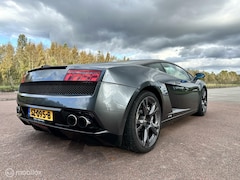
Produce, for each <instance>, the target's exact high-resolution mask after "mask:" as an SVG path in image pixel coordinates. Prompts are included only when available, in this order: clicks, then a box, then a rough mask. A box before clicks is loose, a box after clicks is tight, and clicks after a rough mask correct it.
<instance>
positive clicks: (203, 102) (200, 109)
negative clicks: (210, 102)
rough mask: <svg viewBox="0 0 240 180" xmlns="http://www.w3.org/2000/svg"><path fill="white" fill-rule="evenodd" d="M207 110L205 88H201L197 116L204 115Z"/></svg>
mask: <svg viewBox="0 0 240 180" xmlns="http://www.w3.org/2000/svg"><path fill="white" fill-rule="evenodd" d="M206 112H207V90H206V89H205V88H203V89H202V92H201V99H200V101H199V106H198V111H197V113H196V115H197V116H204V115H205V114H206Z"/></svg>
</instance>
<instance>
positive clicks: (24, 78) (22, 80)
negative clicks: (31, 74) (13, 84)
mask: <svg viewBox="0 0 240 180" xmlns="http://www.w3.org/2000/svg"><path fill="white" fill-rule="evenodd" d="M26 77H27V74H24V75H23V77H22V79H21V83H25V81H26Z"/></svg>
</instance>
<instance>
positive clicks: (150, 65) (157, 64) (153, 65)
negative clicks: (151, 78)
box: [145, 63, 165, 72]
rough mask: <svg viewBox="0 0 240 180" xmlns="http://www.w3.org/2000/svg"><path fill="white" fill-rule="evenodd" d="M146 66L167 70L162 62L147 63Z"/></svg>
mask: <svg viewBox="0 0 240 180" xmlns="http://www.w3.org/2000/svg"><path fill="white" fill-rule="evenodd" d="M145 66H147V67H150V68H154V69H157V70H159V71H162V72H165V70H164V69H163V66H162V64H161V63H152V64H146V65H145Z"/></svg>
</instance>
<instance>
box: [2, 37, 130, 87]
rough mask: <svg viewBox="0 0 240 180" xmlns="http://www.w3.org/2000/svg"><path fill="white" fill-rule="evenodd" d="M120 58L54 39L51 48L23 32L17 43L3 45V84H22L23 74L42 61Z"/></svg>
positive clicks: (44, 62)
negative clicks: (32, 40) (85, 49)
mask: <svg viewBox="0 0 240 180" xmlns="http://www.w3.org/2000/svg"><path fill="white" fill-rule="evenodd" d="M115 60H119V59H117V58H116V57H115V56H112V55H111V54H110V53H109V52H107V53H106V54H103V53H102V52H101V51H98V52H96V53H92V52H90V51H89V52H87V51H84V50H81V51H80V50H78V49H77V48H76V47H73V48H70V47H68V45H67V44H63V45H61V44H58V43H55V42H52V43H51V45H50V47H49V48H44V46H43V44H42V43H39V44H34V43H32V42H29V41H28V39H27V37H26V36H25V35H24V34H20V35H19V37H18V42H17V47H16V48H14V47H13V45H12V44H10V43H8V44H6V45H0V85H16V84H19V83H20V81H21V78H22V77H23V75H24V74H25V73H26V72H27V71H28V70H30V69H33V68H36V67H40V66H42V65H58V66H60V65H67V64H86V63H98V62H99V63H101V62H111V61H115ZM123 60H127V58H125V57H124V58H123Z"/></svg>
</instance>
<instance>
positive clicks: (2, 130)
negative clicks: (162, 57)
mask: <svg viewBox="0 0 240 180" xmlns="http://www.w3.org/2000/svg"><path fill="white" fill-rule="evenodd" d="M15 97H16V94H15V93H0V114H1V118H0V119H1V126H0V172H1V173H0V179H80V180H81V179H101V180H102V179H124V180H126V179H161V180H162V179H166V180H168V179H169V180H175V179H177V180H182V179H186V180H188V179H201V180H202V179H207V180H211V179H214V180H215V179H216V180H221V179H230V180H239V179H240V118H239V116H240V111H239V110H240V88H227V89H211V90H209V103H208V112H207V114H206V116H204V117H197V116H190V117H187V118H184V119H181V120H179V121H175V122H172V123H168V124H166V125H165V126H164V128H163V129H162V130H161V134H160V138H159V140H158V142H157V144H156V147H155V149H153V150H152V151H151V152H149V153H147V154H136V153H132V152H130V151H126V150H123V149H119V148H115V147H106V146H97V145H88V144H86V143H84V142H83V141H81V140H80V141H76V140H75V141H73V140H67V139H63V138H59V137H56V136H54V135H51V134H48V133H44V132H38V131H35V130H34V129H32V128H31V127H30V126H25V125H23V124H22V123H21V122H20V121H19V120H18V118H17V117H16V114H15V107H16V101H15Z"/></svg>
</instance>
